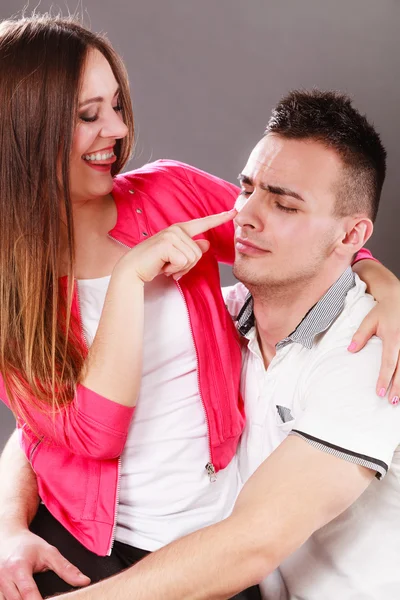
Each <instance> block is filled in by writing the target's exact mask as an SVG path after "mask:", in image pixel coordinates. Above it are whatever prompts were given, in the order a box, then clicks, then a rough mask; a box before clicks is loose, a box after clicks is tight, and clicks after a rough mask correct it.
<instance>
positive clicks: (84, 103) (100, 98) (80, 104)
mask: <svg viewBox="0 0 400 600" xmlns="http://www.w3.org/2000/svg"><path fill="white" fill-rule="evenodd" d="M118 93H119V86H118V87H117V90H116V92H115V94H114V98H115V96H116V95H117V94H118ZM94 102H104V98H103V96H95V97H94V98H88V99H87V100H84V101H83V102H80V103H79V108H82V106H86V105H87V104H93V103H94Z"/></svg>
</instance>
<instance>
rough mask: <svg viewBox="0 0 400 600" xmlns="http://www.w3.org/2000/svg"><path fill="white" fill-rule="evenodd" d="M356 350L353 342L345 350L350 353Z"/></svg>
mask: <svg viewBox="0 0 400 600" xmlns="http://www.w3.org/2000/svg"><path fill="white" fill-rule="evenodd" d="M356 348H357V344H356V343H355V342H351V344H350V346H349V347H348V348H347V350H350V352H352V351H353V350H355V349H356Z"/></svg>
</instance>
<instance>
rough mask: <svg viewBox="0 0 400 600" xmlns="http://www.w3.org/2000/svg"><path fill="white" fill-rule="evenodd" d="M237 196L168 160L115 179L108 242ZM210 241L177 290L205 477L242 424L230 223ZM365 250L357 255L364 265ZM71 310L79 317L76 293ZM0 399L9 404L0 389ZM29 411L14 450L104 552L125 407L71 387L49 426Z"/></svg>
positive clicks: (92, 545)
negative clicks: (223, 284) (227, 271)
mask: <svg viewBox="0 0 400 600" xmlns="http://www.w3.org/2000/svg"><path fill="white" fill-rule="evenodd" d="M237 194H238V190H237V188H236V187H235V186H234V185H231V184H229V183H226V182H224V181H222V180H220V179H218V178H216V177H214V176H212V175H209V174H206V173H204V172H202V171H199V170H198V169H195V168H193V167H190V166H188V165H185V164H183V163H179V162H176V161H168V160H159V161H157V162H155V163H152V164H149V165H146V166H145V167H143V168H141V169H138V170H137V171H132V172H131V173H125V174H122V175H119V176H117V177H116V178H115V184H114V189H113V197H114V200H115V202H116V206H117V211H118V219H117V224H116V226H115V227H114V229H113V230H112V231H110V232H109V235H110V236H111V237H112V238H114V239H115V240H117V241H118V242H120V243H121V244H124V245H126V246H129V247H133V246H135V245H136V244H138V243H139V242H141V241H142V240H144V239H146V238H147V237H148V236H151V235H153V234H155V233H157V232H158V231H160V230H161V229H164V228H165V227H168V226H169V225H171V224H172V223H176V222H180V221H186V220H189V219H194V218H198V217H202V216H206V215H208V214H211V213H215V212H220V211H224V210H228V209H230V208H231V207H232V206H233V204H234V202H235V199H236V197H237ZM205 237H207V238H208V239H209V240H210V242H211V250H210V251H209V252H207V253H206V254H205V255H204V256H203V258H202V259H201V261H200V262H199V263H198V264H197V265H196V267H195V268H194V269H193V270H192V271H190V272H189V273H188V274H187V275H185V277H183V278H182V279H181V280H180V282H179V284H177V285H178V287H179V289H180V291H181V293H182V295H183V297H184V300H185V302H186V305H187V309H188V314H189V317H190V324H191V329H192V334H193V339H194V343H195V348H196V353H197V360H198V379H199V390H200V394H201V398H202V401H203V405H204V410H205V415H206V420H207V424H208V432H209V449H210V451H209V456H205V457H204V465H205V468H207V470H208V472H209V474H210V475H212V474H213V472H214V471H218V470H220V469H223V468H224V467H226V465H227V464H228V463H229V462H230V460H231V459H232V458H233V456H234V454H235V451H236V447H237V444H238V441H239V438H240V435H241V433H242V430H243V426H244V411H243V404H242V401H241V398H240V396H239V378H240V367H241V353H240V346H239V341H238V337H237V333H236V330H235V327H234V325H233V323H232V321H231V319H230V317H229V315H228V313H227V310H226V308H225V305H224V302H223V299H222V295H221V292H220V282H219V271H218V262H226V263H232V261H233V257H234V249H233V243H232V241H233V224H232V223H229V224H226V225H222V226H220V227H219V228H218V229H216V230H213V231H210V232H208V233H207V234H205ZM370 256H371V255H370V253H369V252H368V251H363V254H362V253H360V255H359V256H358V257H357V258H358V259H360V258H369V257H370ZM73 311H74V313H75V314H76V315H77V316H78V315H79V298H78V294H77V292H76V290H75V295H74V301H73ZM0 396H1V398H2V400H3V401H4V402H5V403H6V404H7V403H8V402H7V398H6V393H5V389H4V385H3V381H2V379H1V378H0ZM26 409H27V412H28V414H29V416H30V418H31V419H32V422H33V423H34V425H35V427H34V429H35V431H39V432H41V434H42V435H41V437H40V438H37V436H35V435H34V434H33V432H32V431H31V430H30V429H29V428H28V426H27V425H26V424H22V423H20V424H19V425H20V437H21V445H22V448H23V450H24V452H25V454H26V456H27V458H28V460H29V461H30V463H31V465H32V467H33V469H34V470H35V473H36V475H37V480H38V486H39V494H40V497H41V499H42V501H43V502H44V504H45V505H46V506H47V508H48V509H49V511H50V512H51V513H52V514H53V515H54V517H55V518H56V519H58V520H59V521H60V522H61V523H62V525H63V526H64V527H65V528H66V529H67V530H68V531H69V532H70V533H71V534H72V535H74V536H75V537H76V538H77V539H78V540H79V541H80V542H81V543H82V544H83V545H84V546H85V547H86V548H88V549H89V550H91V551H93V552H95V553H96V554H99V555H106V554H108V553H109V552H110V550H111V548H112V544H113V534H114V529H115V525H116V514H117V508H118V487H119V464H120V461H119V457H120V455H121V453H122V451H123V449H124V445H125V441H126V438H127V434H128V429H129V425H130V422H131V419H132V416H133V415H134V409H133V408H127V407H125V406H121V405H119V404H117V403H115V402H112V401H110V400H108V399H107V398H105V397H103V396H100V395H99V394H97V393H95V392H93V391H91V390H89V389H88V388H85V387H84V386H82V385H78V386H77V388H76V394H75V398H74V400H73V402H72V403H71V404H70V405H69V406H68V408H66V409H64V410H62V411H60V412H59V413H57V414H56V415H55V417H54V418H53V417H52V416H50V415H48V414H46V413H45V412H39V411H37V410H35V409H32V407H30V406H29V405H28V404H27V406H26Z"/></svg>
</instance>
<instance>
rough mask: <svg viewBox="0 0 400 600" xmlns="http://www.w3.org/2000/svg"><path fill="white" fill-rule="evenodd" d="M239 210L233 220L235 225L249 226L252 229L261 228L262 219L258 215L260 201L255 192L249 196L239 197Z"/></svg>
mask: <svg viewBox="0 0 400 600" xmlns="http://www.w3.org/2000/svg"><path fill="white" fill-rule="evenodd" d="M237 207H238V208H239V212H238V214H237V215H236V217H235V219H234V222H235V225H236V226H237V227H242V228H244V227H250V228H252V229H260V228H262V219H261V215H260V203H259V200H258V198H257V197H256V192H253V193H252V194H251V196H248V197H247V198H245V199H244V201H243V199H242V198H240V199H239V200H238V202H237Z"/></svg>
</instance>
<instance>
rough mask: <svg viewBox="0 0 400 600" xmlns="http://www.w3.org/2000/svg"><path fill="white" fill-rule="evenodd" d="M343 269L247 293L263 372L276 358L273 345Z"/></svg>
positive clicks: (304, 313)
mask: <svg viewBox="0 0 400 600" xmlns="http://www.w3.org/2000/svg"><path fill="white" fill-rule="evenodd" d="M346 268H347V265H343V264H341V265H338V266H337V267H336V268H335V269H332V268H330V269H329V270H328V269H327V270H326V271H324V272H321V273H319V274H318V276H315V277H313V278H312V279H310V280H309V281H305V280H304V279H303V280H299V281H297V282H291V283H288V285H284V286H279V287H275V286H269V287H268V288H267V289H250V291H251V293H252V296H253V301H254V316H255V320H256V327H257V335H258V342H259V346H260V350H261V353H262V356H263V359H264V365H265V367H266V368H267V367H268V365H269V363H270V362H271V360H272V359H273V357H274V356H275V354H276V345H277V344H278V343H279V342H280V341H281V340H283V339H285V338H286V337H288V336H289V335H290V334H291V333H292V332H293V331H294V330H295V329H296V327H297V326H298V325H299V323H300V322H301V321H302V319H303V318H304V317H305V315H306V314H307V313H308V311H309V310H310V309H311V308H312V307H313V306H314V305H315V304H316V303H317V302H318V301H319V300H320V299H321V298H322V297H323V296H324V295H325V293H326V292H327V291H328V290H329V288H330V287H331V286H332V285H333V284H334V283H335V281H337V280H338V279H339V277H340V276H341V275H342V273H343V272H344V271H345V269H346Z"/></svg>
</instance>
